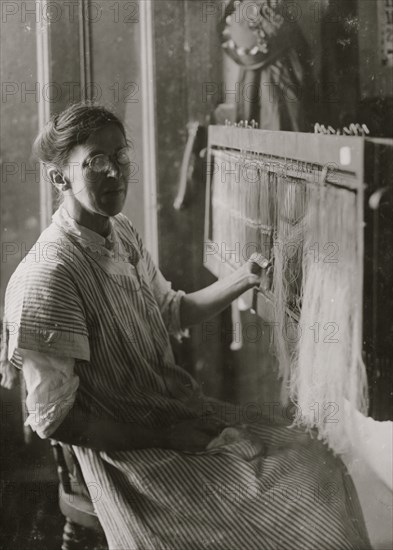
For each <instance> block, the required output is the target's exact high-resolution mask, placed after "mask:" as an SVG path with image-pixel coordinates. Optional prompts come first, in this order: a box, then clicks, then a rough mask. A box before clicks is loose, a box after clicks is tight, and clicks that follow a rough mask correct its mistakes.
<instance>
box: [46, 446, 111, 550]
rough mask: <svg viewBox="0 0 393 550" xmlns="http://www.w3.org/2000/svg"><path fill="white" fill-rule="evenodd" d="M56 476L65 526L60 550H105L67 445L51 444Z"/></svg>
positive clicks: (102, 533)
mask: <svg viewBox="0 0 393 550" xmlns="http://www.w3.org/2000/svg"><path fill="white" fill-rule="evenodd" d="M50 441H51V445H52V449H53V454H54V457H55V461H56V464H57V472H58V475H59V481H60V485H59V506H60V510H61V513H62V514H63V515H64V516H65V518H66V522H65V525H64V531H63V544H62V547H61V550H93V549H94V550H107V549H108V546H107V543H106V539H105V535H104V531H103V529H102V527H101V524H100V522H99V521H98V518H97V515H96V513H95V511H94V507H93V503H92V501H91V498H90V495H89V491H88V489H87V486H86V483H85V481H84V479H83V475H82V472H81V469H80V466H79V463H78V461H77V458H76V456H75V454H74V452H73V450H72V447H71V446H70V445H65V444H63V443H59V442H58V441H55V440H53V439H51V440H50Z"/></svg>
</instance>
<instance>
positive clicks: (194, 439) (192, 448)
mask: <svg viewBox="0 0 393 550" xmlns="http://www.w3.org/2000/svg"><path fill="white" fill-rule="evenodd" d="M226 427H227V424H225V423H224V422H222V421H220V420H217V419H214V418H211V417H206V416H204V417H203V418H192V419H189V420H183V421H182V422H179V423H177V424H171V425H170V426H167V427H165V428H164V429H163V433H162V436H163V442H164V443H163V446H164V448H165V449H171V450H173V451H183V452H200V451H205V450H206V447H207V446H208V445H209V443H210V442H211V441H212V440H213V439H214V438H215V437H217V436H218V435H219V434H220V433H221V432H222V430H223V429H224V428H226Z"/></svg>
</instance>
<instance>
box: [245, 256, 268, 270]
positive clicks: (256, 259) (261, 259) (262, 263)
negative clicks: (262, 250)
mask: <svg viewBox="0 0 393 550" xmlns="http://www.w3.org/2000/svg"><path fill="white" fill-rule="evenodd" d="M248 261H249V262H252V263H255V264H258V265H259V267H261V268H262V269H266V268H267V267H268V266H269V264H270V261H269V260H268V259H267V258H265V256H263V255H262V254H259V253H258V252H254V253H253V254H251V256H250V258H249V260H248Z"/></svg>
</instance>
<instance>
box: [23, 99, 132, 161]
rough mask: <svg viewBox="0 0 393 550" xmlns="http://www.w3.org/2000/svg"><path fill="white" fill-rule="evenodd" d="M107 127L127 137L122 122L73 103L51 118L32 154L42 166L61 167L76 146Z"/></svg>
mask: <svg viewBox="0 0 393 550" xmlns="http://www.w3.org/2000/svg"><path fill="white" fill-rule="evenodd" d="M108 124H116V125H117V126H118V127H119V128H120V130H121V131H122V132H123V134H124V137H126V132H125V128H124V125H123V123H122V122H121V120H120V119H119V118H117V116H116V115H114V114H113V113H111V112H110V111H109V110H108V109H106V108H105V107H102V106H100V105H93V104H90V103H86V102H85V103H74V104H72V105H70V106H69V107H67V109H65V110H64V111H62V112H61V113H59V114H57V115H54V116H52V117H51V119H50V120H49V122H48V123H47V124H46V125H45V126H44V128H43V129H42V131H41V132H40V133H39V134H38V136H37V138H36V140H35V142H34V145H33V152H34V154H35V155H36V156H37V157H38V159H39V160H41V161H42V162H44V163H51V164H54V165H55V166H58V167H61V166H63V165H64V164H65V163H66V162H67V160H68V156H69V154H70V152H71V150H72V149H73V148H74V147H75V146H76V145H81V144H82V143H85V142H86V141H87V140H88V138H89V137H90V135H91V134H92V133H93V132H96V131H97V130H100V129H101V128H104V127H105V126H107V125H108Z"/></svg>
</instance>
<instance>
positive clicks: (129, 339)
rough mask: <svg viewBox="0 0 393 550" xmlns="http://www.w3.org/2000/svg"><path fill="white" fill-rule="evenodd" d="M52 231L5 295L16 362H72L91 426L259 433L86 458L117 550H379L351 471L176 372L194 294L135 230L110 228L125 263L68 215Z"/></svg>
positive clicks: (284, 423) (281, 423)
mask: <svg viewBox="0 0 393 550" xmlns="http://www.w3.org/2000/svg"><path fill="white" fill-rule="evenodd" d="M56 216H57V217H56ZM54 220H55V221H54V222H53V223H52V224H51V225H50V226H49V228H48V229H47V230H45V231H44V232H43V233H42V235H41V236H40V238H39V240H38V241H37V244H36V245H35V247H34V248H33V250H32V252H31V253H30V254H29V255H28V256H27V258H26V259H25V260H24V261H23V262H22V263H21V264H20V265H19V267H18V268H17V270H16V271H15V273H14V275H13V276H12V278H11V281H10V283H9V285H8V288H7V293H6V307H5V320H6V323H7V327H8V331H9V351H8V353H9V358H10V359H11V361H12V362H13V363H14V364H15V365H17V366H18V365H19V366H20V362H21V355H20V354H19V353H18V349H22V350H31V351H32V352H40V353H48V354H49V353H50V354H55V355H58V356H61V357H63V358H64V359H68V360H69V359H70V358H73V359H74V360H75V373H76V375H77V376H78V378H79V385H78V389H77V392H76V397H75V399H76V401H77V402H78V404H79V405H80V406H81V407H82V408H83V409H84V410H85V411H86V414H89V413H92V414H94V415H98V416H100V417H101V418H110V419H113V420H117V421H119V422H135V423H139V424H141V425H144V426H147V427H154V428H159V427H161V426H164V425H167V424H170V423H174V422H177V421H181V420H184V419H187V418H198V417H199V418H200V417H202V418H203V417H206V416H209V417H213V418H215V417H216V418H218V419H219V420H222V421H227V422H229V423H230V424H231V425H233V426H242V427H244V425H247V430H243V429H240V430H239V431H238V432H237V433H238V434H239V435H238V437H236V438H234V439H233V440H228V441H227V442H226V443H225V444H224V445H222V446H217V445H216V446H214V445H213V446H212V448H209V450H206V451H203V452H198V453H189V452H187V453H186V452H180V451H172V450H164V449H158V448H157V449H142V450H133V451H124V452H103V451H96V450H92V449H89V448H84V447H76V446H75V447H74V451H75V453H76V455H77V458H78V460H79V463H80V466H81V469H82V472H83V475H84V478H85V481H86V484H87V486H88V488H89V491H90V494H91V497H92V501H93V504H94V507H95V509H96V512H97V515H98V517H99V520H100V522H101V524H102V526H103V529H104V531H105V534H106V537H107V541H108V545H109V548H110V549H111V550H121V549H123V550H126V549H127V550H129V549H135V550H142V549H143V550H164V549H165V550H194V549H195V550H201V549H204V548H206V549H211V550H240V549H243V548H248V549H255V550H264V549H266V550H315V549H319V550H355V549H356V550H360V549H361V550H366V549H367V550H368V549H369V548H371V546H370V543H369V540H368V536H367V532H366V529H365V525H364V521H363V516H362V511H361V509H360V505H359V502H358V498H357V494H356V491H355V488H354V486H353V483H352V480H351V478H350V477H349V475H348V473H347V471H346V469H345V467H344V465H343V463H342V461H341V460H340V459H339V458H337V457H334V456H333V454H332V453H331V452H329V451H328V450H327V448H326V446H324V445H323V444H322V443H321V442H320V441H319V440H318V439H317V438H316V437H311V436H310V435H309V434H306V433H304V432H303V431H302V430H300V429H293V428H289V425H290V421H289V420H287V419H285V418H283V416H285V415H281V414H278V411H277V409H275V414H274V415H270V416H269V415H266V414H265V415H262V414H259V413H258V409H253V410H252V411H251V410H250V408H249V407H247V408H241V407H238V406H234V405H231V404H228V403H222V402H219V401H217V400H214V399H210V398H208V397H206V396H205V395H204V394H203V392H202V391H201V389H200V387H199V386H198V384H197V383H196V381H195V380H194V379H193V378H192V377H191V376H190V375H189V374H188V373H187V372H186V371H184V370H183V369H182V368H180V367H178V366H177V365H176V364H175V361H174V358H173V354H172V351H171V346H170V341H169V336H168V328H172V329H174V327H175V325H176V319H173V318H171V316H172V317H173V316H176V311H178V304H179V302H180V299H181V296H182V295H183V293H182V292H175V291H173V290H172V289H171V286H170V283H167V282H166V281H165V279H164V278H163V277H162V275H161V273H160V272H159V270H158V269H157V268H156V266H155V265H154V263H153V262H152V260H151V258H150V256H149V254H148V252H147V251H146V249H145V248H144V246H143V244H142V242H141V240H140V237H139V236H138V234H137V233H136V231H135V229H134V228H133V226H132V224H131V222H130V221H129V220H128V219H127V218H126V217H125V216H123V215H121V214H119V215H117V216H115V217H114V218H112V219H111V223H112V235H113V236H114V240H115V242H116V243H118V244H119V249H118V251H119V257H118V258H117V259H116V258H115V257H114V256H113V255H112V256H111V257H109V256H108V257H106V256H105V254H101V253H99V254H97V251H94V250H92V248H90V249H89V248H88V247H87V248H86V247H84V246H81V243H80V241H78V239H76V238H75V235H73V234H72V232H71V231H70V230H69V227H68V226H67V223H65V222H64V221H63V220H62V218H61V216H59V215H58V213H56V215H55V217H54ZM112 244H113V243H112ZM125 258H126V261H121V260H124V259H125ZM116 261H117V265H116V266H114V263H116ZM157 281H159V282H160V284H159V285H157ZM157 288H161V289H162V288H164V290H165V289H166V290H165V291H164V292H158V291H157ZM175 328H176V327H175ZM177 328H179V327H177ZM59 414H60V415H61V412H60V413H59ZM55 416H56V415H55ZM54 425H55V422H54Z"/></svg>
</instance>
